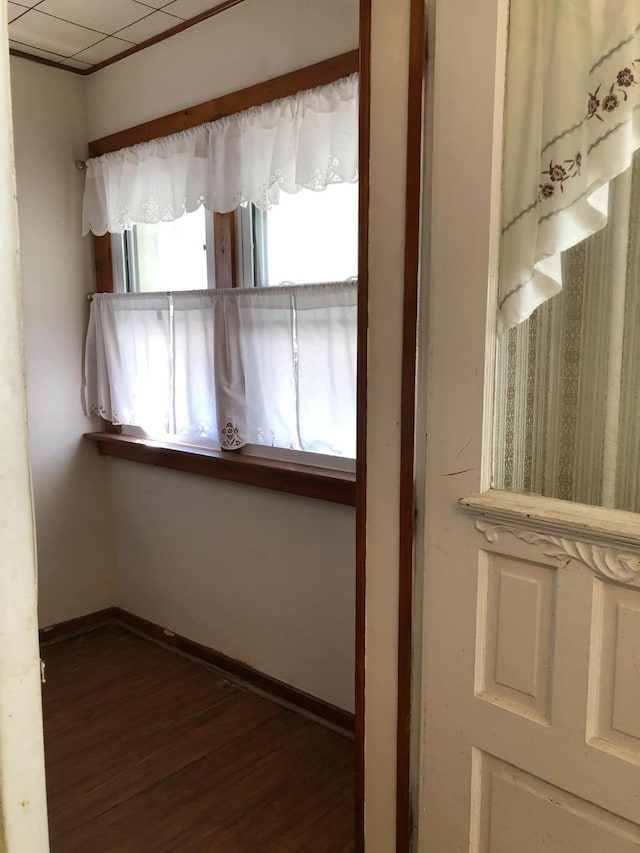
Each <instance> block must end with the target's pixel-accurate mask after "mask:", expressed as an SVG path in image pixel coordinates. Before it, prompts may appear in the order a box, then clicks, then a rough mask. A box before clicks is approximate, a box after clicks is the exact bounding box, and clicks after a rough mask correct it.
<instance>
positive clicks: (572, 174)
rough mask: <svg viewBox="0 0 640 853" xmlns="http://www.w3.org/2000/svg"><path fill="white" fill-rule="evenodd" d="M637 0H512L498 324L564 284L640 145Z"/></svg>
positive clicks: (526, 312) (505, 325) (521, 316)
mask: <svg viewBox="0 0 640 853" xmlns="http://www.w3.org/2000/svg"><path fill="white" fill-rule="evenodd" d="M639 78H640V0H581V2H580V3H574V2H568V0H538V2H531V0H511V5H510V21H509V55H508V63H507V89H506V103H505V151H504V173H503V174H504V178H503V204H502V210H503V217H502V218H503V226H502V256H501V267H500V294H499V311H500V315H499V329H500V331H504V330H506V329H509V328H511V327H512V326H514V325H516V324H518V323H520V322H522V321H523V320H525V319H526V318H527V317H529V316H530V315H531V314H532V312H533V311H534V310H535V309H536V308H537V307H538V306H539V305H541V304H542V303H543V302H545V301H546V300H547V299H549V298H550V297H551V296H553V295H555V294H557V293H559V292H560V290H561V289H562V283H563V277H562V262H561V253H562V252H563V251H565V250H567V249H569V248H571V247H572V246H575V245H576V244H578V243H579V242H580V241H581V240H583V239H585V238H586V237H588V236H589V235H591V234H594V233H595V232H596V231H598V230H599V229H601V228H603V227H604V226H605V224H606V222H607V210H608V187H609V182H610V181H611V180H612V179H613V178H615V177H616V176H617V175H619V174H621V173H622V172H623V171H625V169H627V168H628V167H629V166H630V164H631V160H632V156H633V153H634V151H635V150H636V149H637V148H638V147H640V85H638V82H639Z"/></svg>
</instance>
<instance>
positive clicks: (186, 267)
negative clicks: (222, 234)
mask: <svg viewBox="0 0 640 853" xmlns="http://www.w3.org/2000/svg"><path fill="white" fill-rule="evenodd" d="M112 246H113V255H114V257H115V259H116V269H115V276H116V290H117V292H118V293H150V292H153V291H170V290H202V289H203V288H207V287H215V254H214V245H213V216H212V215H211V214H210V213H209V212H208V211H207V210H205V209H204V207H199V208H198V209H197V210H194V211H193V212H192V213H186V214H185V215H184V216H181V217H180V219H176V220H174V221H173V222H159V223H157V224H153V225H147V224H140V225H134V226H133V228H132V229H131V230H130V231H125V232H124V234H114V235H113V237H112Z"/></svg>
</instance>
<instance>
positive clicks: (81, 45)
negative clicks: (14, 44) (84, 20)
mask: <svg viewBox="0 0 640 853" xmlns="http://www.w3.org/2000/svg"><path fill="white" fill-rule="evenodd" d="M9 37H10V38H12V39H15V41H20V42H22V43H23V44H27V45H31V46H32V47H34V48H40V50H50V51H52V52H53V53H59V54H62V55H63V56H71V54H73V53H77V52H78V51H79V50H84V49H85V48H87V47H89V46H90V45H92V44H94V43H95V42H97V41H99V40H100V39H101V38H103V36H102V34H101V33H96V32H94V31H92V30H88V29H86V28H85V27H79V26H78V25H77V24H73V23H70V22H69V21H62V20H60V18H53V17H51V15H43V14H42V12H38V11H37V10H35V9H32V10H30V11H29V12H27V13H26V14H24V15H22V17H20V18H18V19H17V20H16V21H13V22H12V23H11V24H9Z"/></svg>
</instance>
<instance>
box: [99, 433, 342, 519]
mask: <svg viewBox="0 0 640 853" xmlns="http://www.w3.org/2000/svg"><path fill="white" fill-rule="evenodd" d="M85 438H88V439H89V440H90V441H95V442H97V443H98V449H99V451H100V453H102V454H104V455H105V456H111V457H113V458H115V459H126V460H128V461H130V462H142V463H143V464H145V465H156V466H158V467H160V468H172V469H173V470H174V471H184V472H186V473H187V474H200V475H202V476H205V477H214V478H215V479H218V480H228V481H230V482H232V483H246V484H247V485H250V486H258V487H259V488H263V489H273V490H275V491H277V492H288V493H289V494H291V495H303V496H304V497H308V498H317V499H318V500H323V501H331V502H332V503H339V504H345V505H346V506H355V503H356V475H355V474H353V473H351V472H349V471H337V470H333V469H330V468H320V467H317V466H315V465H303V464H300V463H297V462H282V461H280V460H276V459H263V458H260V457H257V456H245V455H242V454H241V453H237V452H235V451H224V450H209V449H208V448H198V447H184V446H180V445H176V444H164V443H163V442H160V441H150V440H148V439H142V438H138V437H136V436H132V435H118V434H116V433H110V432H89V433H85Z"/></svg>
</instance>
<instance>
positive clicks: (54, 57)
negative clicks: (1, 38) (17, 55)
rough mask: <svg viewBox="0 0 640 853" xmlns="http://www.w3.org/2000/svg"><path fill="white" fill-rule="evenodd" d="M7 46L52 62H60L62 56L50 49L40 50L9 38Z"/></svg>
mask: <svg viewBox="0 0 640 853" xmlns="http://www.w3.org/2000/svg"><path fill="white" fill-rule="evenodd" d="M9 47H10V48H13V50H19V51H21V53H28V54H30V55H31V56H39V57H41V58H42V59H50V60H51V61H52V62H62V60H63V59H64V56H62V55H61V54H60V53H53V52H52V51H50V50H40V48H38V47H32V46H31V45H30V44H23V43H22V42H21V41H14V39H9Z"/></svg>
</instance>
